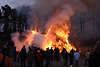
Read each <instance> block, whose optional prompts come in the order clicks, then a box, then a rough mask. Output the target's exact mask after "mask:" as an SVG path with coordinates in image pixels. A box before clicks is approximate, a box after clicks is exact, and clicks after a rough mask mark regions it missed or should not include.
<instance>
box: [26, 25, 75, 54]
mask: <svg viewBox="0 0 100 67" xmlns="http://www.w3.org/2000/svg"><path fill="white" fill-rule="evenodd" d="M69 33H70V30H69V27H68V25H67V24H60V25H51V26H50V28H49V29H48V31H47V33H46V34H41V35H44V37H45V40H44V41H43V43H41V45H42V49H43V50H46V48H49V49H51V47H52V48H53V49H54V48H55V47H57V48H59V49H60V51H62V49H63V48H65V49H66V50H67V52H69V53H70V51H71V50H72V49H74V50H76V48H75V47H74V46H72V45H71V44H70V43H69V41H68V37H69ZM35 34H40V33H39V32H37V31H35V30H33V31H32V34H30V35H29V36H33V37H34V35H35ZM26 42H28V43H29V44H32V42H34V38H33V40H32V39H31V38H28V39H27V40H26Z"/></svg>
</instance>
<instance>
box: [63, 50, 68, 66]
mask: <svg viewBox="0 0 100 67" xmlns="http://www.w3.org/2000/svg"><path fill="white" fill-rule="evenodd" d="M61 54H62V57H63V59H64V60H65V65H66V66H68V52H67V51H66V49H65V48H63V50H62V52H61Z"/></svg>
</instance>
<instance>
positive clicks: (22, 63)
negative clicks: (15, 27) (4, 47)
mask: <svg viewBox="0 0 100 67" xmlns="http://www.w3.org/2000/svg"><path fill="white" fill-rule="evenodd" d="M20 59H21V67H25V62H26V48H25V46H24V47H23V48H22V50H21V52H20Z"/></svg>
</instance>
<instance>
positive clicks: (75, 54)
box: [74, 50, 80, 67]
mask: <svg viewBox="0 0 100 67" xmlns="http://www.w3.org/2000/svg"><path fill="white" fill-rule="evenodd" d="M79 60H80V54H79V52H78V50H76V51H75V52H74V62H75V67H79V66H78V65H79V64H78V63H79Z"/></svg>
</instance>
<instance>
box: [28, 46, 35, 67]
mask: <svg viewBox="0 0 100 67" xmlns="http://www.w3.org/2000/svg"><path fill="white" fill-rule="evenodd" d="M33 60H34V54H33V51H32V49H31V48H30V47H29V52H28V67H32V63H33Z"/></svg>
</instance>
